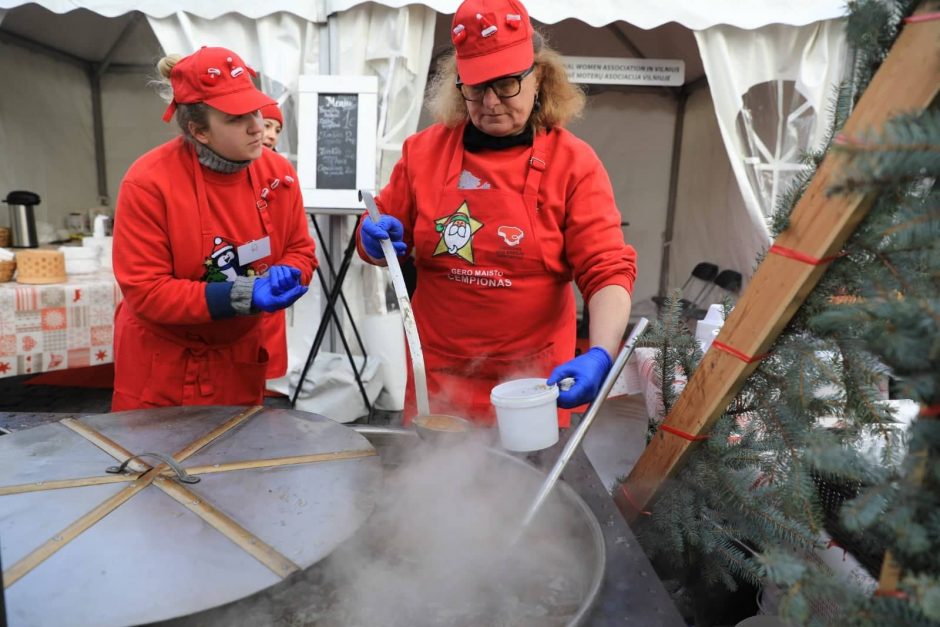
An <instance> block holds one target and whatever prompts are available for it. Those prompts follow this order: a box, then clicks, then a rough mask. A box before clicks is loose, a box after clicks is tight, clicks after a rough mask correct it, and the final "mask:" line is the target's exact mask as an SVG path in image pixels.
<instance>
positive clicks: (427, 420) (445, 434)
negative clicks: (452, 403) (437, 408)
mask: <svg viewBox="0 0 940 627" xmlns="http://www.w3.org/2000/svg"><path fill="white" fill-rule="evenodd" d="M411 422H412V424H413V425H414V427H415V431H417V432H418V435H419V436H420V437H421V439H422V440H424V441H425V442H430V443H432V444H445V445H446V444H457V443H458V442H463V441H464V440H465V439H466V438H467V436H468V435H470V433H471V431H472V430H473V423H471V422H470V421H469V420H466V419H464V418H458V417H457V416H450V415H448V414H419V415H417V416H415V417H414V419H413V420H412V421H411Z"/></svg>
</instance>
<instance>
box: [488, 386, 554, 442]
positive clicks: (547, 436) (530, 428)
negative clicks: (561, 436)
mask: <svg viewBox="0 0 940 627" xmlns="http://www.w3.org/2000/svg"><path fill="white" fill-rule="evenodd" d="M557 399H558V386H556V385H546V384H545V379H516V380H514V381H507V382H506V383H500V384H499V385H497V386H496V387H494V388H493V390H492V391H491V392H490V402H491V403H492V404H493V407H495V408H496V424H497V426H498V428H499V439H500V442H501V444H502V445H503V448H504V449H506V450H507V451H539V450H541V449H544V448H548V447H549V446H551V445H552V444H554V443H555V442H557V441H558V409H557V406H556V401H557Z"/></svg>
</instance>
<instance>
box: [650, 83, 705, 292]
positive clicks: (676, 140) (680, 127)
mask: <svg viewBox="0 0 940 627" xmlns="http://www.w3.org/2000/svg"><path fill="white" fill-rule="evenodd" d="M707 86H708V79H707V78H706V77H704V76H702V77H701V78H698V79H696V80H694V81H692V82H691V83H687V84H685V85H683V86H682V87H681V88H680V89H679V93H678V94H677V96H676V125H675V127H674V130H673V134H672V161H671V163H670V165H669V200H668V201H667V203H666V230H665V231H663V255H662V259H661V261H660V266H659V294H660V295H661V296H665V295H666V293H667V291H668V289H669V255H670V253H671V252H672V235H673V229H674V227H675V221H676V195H677V194H678V188H679V164H680V161H681V159H682V136H683V133H684V131H685V107H686V104H687V103H688V101H689V96H691V95H692V93H693V92H695V91H696V90H698V89H700V88H702V87H707Z"/></svg>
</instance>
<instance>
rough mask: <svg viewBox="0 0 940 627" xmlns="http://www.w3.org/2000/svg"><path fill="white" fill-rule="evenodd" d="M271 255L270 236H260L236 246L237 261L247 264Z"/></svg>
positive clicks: (243, 264)
mask: <svg viewBox="0 0 940 627" xmlns="http://www.w3.org/2000/svg"><path fill="white" fill-rule="evenodd" d="M270 255H271V238H270V237H267V236H265V237H262V238H261V239H256V240H254V241H253V242H248V243H247V244H242V245H241V246H239V247H238V263H239V264H240V265H242V266H247V265H248V264H249V263H252V262H254V261H258V260H259V259H264V258H265V257H269V256H270Z"/></svg>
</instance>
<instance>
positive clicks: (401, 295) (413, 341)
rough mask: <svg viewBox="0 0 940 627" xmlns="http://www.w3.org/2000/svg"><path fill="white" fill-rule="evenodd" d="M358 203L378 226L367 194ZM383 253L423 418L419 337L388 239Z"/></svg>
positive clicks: (423, 381) (426, 407)
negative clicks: (403, 327)
mask: <svg viewBox="0 0 940 627" xmlns="http://www.w3.org/2000/svg"><path fill="white" fill-rule="evenodd" d="M359 199H360V200H362V202H364V203H365V205H366V209H367V210H368V211H369V218H371V219H372V221H373V222H378V221H379V218H381V217H382V216H381V214H380V213H379V208H378V207H377V206H376V205H375V199H374V198H373V197H372V194H370V193H369V192H365V191H361V190H360V192H359ZM382 252H383V253H385V263H386V264H388V272H389V274H391V275H392V286H393V287H394V288H395V297H396V298H397V299H398V309H399V310H400V311H401V320H402V323H403V324H404V326H405V338H406V339H407V340H408V350H409V351H411V369H412V373H413V375H414V376H413V378H414V384H415V404H416V405H417V406H418V407H417V409H418V414H419V415H422V416H426V415H428V414H430V413H431V405H430V403H429V402H428V380H427V376H426V375H425V370H424V353H423V352H421V338H419V337H418V326H417V325H416V324H415V317H414V313H412V311H411V300H410V299H409V298H408V289H407V288H406V287H405V277H403V276H402V273H401V265H400V264H399V263H398V255H396V254H395V247H394V246H392V241H391V240H389V239H383V240H382Z"/></svg>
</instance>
